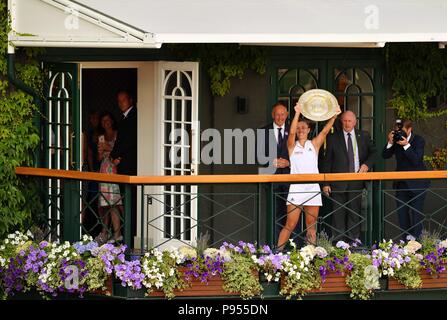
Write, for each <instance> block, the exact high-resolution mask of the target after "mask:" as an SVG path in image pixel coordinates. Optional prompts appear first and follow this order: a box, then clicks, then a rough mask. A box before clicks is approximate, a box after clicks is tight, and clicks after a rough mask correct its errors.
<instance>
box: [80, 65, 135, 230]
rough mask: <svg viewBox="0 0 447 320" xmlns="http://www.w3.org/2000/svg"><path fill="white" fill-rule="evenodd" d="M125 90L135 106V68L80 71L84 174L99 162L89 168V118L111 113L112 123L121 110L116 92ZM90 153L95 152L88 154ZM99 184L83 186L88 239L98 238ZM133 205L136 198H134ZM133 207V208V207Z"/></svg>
mask: <svg viewBox="0 0 447 320" xmlns="http://www.w3.org/2000/svg"><path fill="white" fill-rule="evenodd" d="M122 90H125V91H128V92H129V93H130V95H131V97H132V98H133V101H134V105H135V106H136V105H137V100H136V97H137V69H135V68H133V69H129V68H114V69H110V68H108V69H83V70H82V91H81V93H82V97H81V98H82V100H81V105H82V128H83V137H84V139H83V145H84V147H83V164H84V165H83V171H99V166H98V163H97V162H95V164H94V165H92V161H90V163H89V161H88V149H89V148H88V146H89V147H90V150H97V149H95V148H92V145H95V144H96V145H97V135H98V134H99V133H98V132H99V131H98V130H94V129H93V128H92V122H91V121H90V115H91V114H93V113H95V112H97V113H99V115H101V114H102V113H103V112H105V111H108V112H111V113H112V115H113V116H114V118H115V121H117V122H119V120H120V119H121V117H122V115H121V111H120V110H119V108H118V105H117V93H118V92H119V91H122ZM99 126H100V124H99ZM90 153H91V154H95V153H96V152H94V151H90ZM98 187H99V186H98V183H96V182H89V183H88V184H87V185H84V186H83V190H84V197H85V198H84V201H85V205H84V206H83V210H82V211H83V214H82V226H83V232H84V233H86V234H90V235H91V236H93V237H95V236H97V235H98V234H99V233H100V232H101V229H102V225H101V219H100V218H99V215H98V192H99V189H98ZM133 201H134V202H135V204H136V199H133ZM132 207H134V206H132Z"/></svg>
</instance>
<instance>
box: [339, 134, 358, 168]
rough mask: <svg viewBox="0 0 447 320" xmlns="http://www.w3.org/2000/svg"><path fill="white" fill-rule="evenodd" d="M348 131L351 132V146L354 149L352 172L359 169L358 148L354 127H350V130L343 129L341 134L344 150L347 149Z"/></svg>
mask: <svg viewBox="0 0 447 320" xmlns="http://www.w3.org/2000/svg"><path fill="white" fill-rule="evenodd" d="M348 133H350V134H351V141H352V148H353V149H354V172H359V170H360V159H359V148H358V146H357V139H356V136H355V129H352V130H351V132H346V131H345V130H343V135H344V136H345V144H346V150H348Z"/></svg>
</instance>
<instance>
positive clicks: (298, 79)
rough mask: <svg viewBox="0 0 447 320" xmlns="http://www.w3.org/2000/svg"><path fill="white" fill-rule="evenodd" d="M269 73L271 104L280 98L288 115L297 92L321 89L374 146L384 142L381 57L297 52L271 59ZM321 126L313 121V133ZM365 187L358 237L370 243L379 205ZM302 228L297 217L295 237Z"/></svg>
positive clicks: (380, 167)
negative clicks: (351, 117) (350, 114)
mask: <svg viewBox="0 0 447 320" xmlns="http://www.w3.org/2000/svg"><path fill="white" fill-rule="evenodd" d="M270 76H271V91H270V102H271V105H272V104H273V103H274V102H275V101H278V100H282V101H284V102H285V103H286V105H287V107H288V109H289V113H290V117H293V115H294V111H293V108H294V106H295V103H296V101H298V99H299V97H300V96H301V94H303V93H304V92H305V91H308V90H310V89H325V90H328V91H330V92H332V93H333V94H334V95H335V96H336V98H337V100H338V102H339V105H340V106H341V108H342V111H344V110H351V111H353V112H354V113H355V114H356V115H357V118H358V121H357V128H358V129H362V130H366V131H368V132H369V133H370V134H371V137H372V139H373V140H374V141H375V142H376V146H377V148H378V149H380V147H381V145H382V142H383V141H385V140H384V139H385V134H384V128H383V123H384V113H385V110H384V97H383V95H384V88H383V82H382V79H383V66H382V61H381V59H371V60H355V59H352V60H349V59H346V58H344V59H336V58H333V59H331V58H330V57H329V58H326V59H325V58H321V55H320V57H317V58H316V57H315V56H310V55H309V56H303V55H300V56H299V57H298V58H296V61H294V59H293V58H292V59H290V58H288V59H283V60H282V61H273V62H272V64H271V65H270ZM267 114H270V110H267ZM321 125H324V123H319V124H318V123H317V125H316V128H315V131H314V134H315V133H316V132H318V131H319V129H320V128H321ZM379 153H380V152H379ZM383 169H384V162H383V160H382V159H381V157H380V156H377V159H376V165H375V171H383ZM368 190H369V191H370V192H368V194H367V195H365V201H364V206H363V211H364V212H363V213H364V217H365V220H364V222H363V223H364V225H363V226H362V231H363V239H362V240H363V241H364V242H366V243H370V242H371V241H372V238H374V237H375V233H374V230H373V224H375V222H374V221H375V220H377V219H379V217H372V213H373V212H375V210H374V207H376V206H378V205H379V203H378V202H377V201H376V199H378V194H377V190H376V188H372V186H371V185H370V186H369V187H368ZM373 190H374V191H373ZM366 197H367V198H366ZM366 199H367V201H366ZM323 201H324V207H323V208H322V210H320V215H319V216H320V220H319V226H318V229H319V230H321V229H322V228H324V225H326V226H327V227H328V228H329V229H330V228H331V227H330V224H331V222H330V219H323V218H322V217H324V216H325V215H326V214H328V215H330V214H329V213H330V211H331V205H330V203H329V202H330V201H329V200H328V199H324V200H323ZM376 211H377V210H376ZM304 229H305V225H304V222H303V219H301V226H300V231H298V233H299V234H298V237H301V235H302V234H303V232H304Z"/></svg>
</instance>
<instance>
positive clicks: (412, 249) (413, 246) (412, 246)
mask: <svg viewBox="0 0 447 320" xmlns="http://www.w3.org/2000/svg"><path fill="white" fill-rule="evenodd" d="M420 248H422V245H421V244H420V243H419V242H417V241H415V240H410V241H408V243H407V245H406V246H405V250H407V251H408V252H409V253H411V254H415V253H416V251H418V250H419V249H420Z"/></svg>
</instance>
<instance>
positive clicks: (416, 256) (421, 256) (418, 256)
mask: <svg viewBox="0 0 447 320" xmlns="http://www.w3.org/2000/svg"><path fill="white" fill-rule="evenodd" d="M414 256H415V258H416V259H418V260H419V261H421V260H422V259H424V256H423V255H422V254H420V253H416V254H415V255H414Z"/></svg>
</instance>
